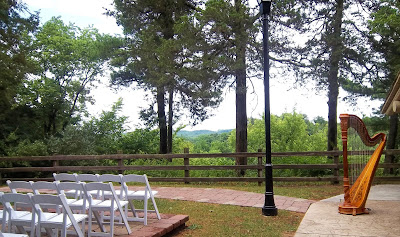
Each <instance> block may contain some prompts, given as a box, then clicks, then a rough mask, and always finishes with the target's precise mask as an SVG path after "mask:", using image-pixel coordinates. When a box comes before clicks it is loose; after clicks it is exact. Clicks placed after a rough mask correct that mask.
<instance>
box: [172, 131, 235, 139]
mask: <svg viewBox="0 0 400 237" xmlns="http://www.w3.org/2000/svg"><path fill="white" fill-rule="evenodd" d="M232 130H233V129H223V130H218V131H211V130H195V131H186V130H181V131H179V132H178V133H177V135H178V136H180V137H186V138H195V137H198V136H200V135H207V134H219V133H227V132H231V131H232Z"/></svg>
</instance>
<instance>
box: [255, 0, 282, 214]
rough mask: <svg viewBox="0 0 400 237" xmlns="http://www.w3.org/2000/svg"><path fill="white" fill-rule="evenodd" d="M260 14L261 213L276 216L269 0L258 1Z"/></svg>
mask: <svg viewBox="0 0 400 237" xmlns="http://www.w3.org/2000/svg"><path fill="white" fill-rule="evenodd" d="M259 4H260V12H261V16H262V20H263V48H264V95H265V111H264V116H265V145H266V146H265V156H266V162H265V201H264V207H263V208H262V213H263V215H264V216H276V215H278V209H277V208H276V206H275V202H274V191H273V182H272V160H271V112H270V103H269V55H268V53H269V49H268V20H269V14H270V12H271V0H259Z"/></svg>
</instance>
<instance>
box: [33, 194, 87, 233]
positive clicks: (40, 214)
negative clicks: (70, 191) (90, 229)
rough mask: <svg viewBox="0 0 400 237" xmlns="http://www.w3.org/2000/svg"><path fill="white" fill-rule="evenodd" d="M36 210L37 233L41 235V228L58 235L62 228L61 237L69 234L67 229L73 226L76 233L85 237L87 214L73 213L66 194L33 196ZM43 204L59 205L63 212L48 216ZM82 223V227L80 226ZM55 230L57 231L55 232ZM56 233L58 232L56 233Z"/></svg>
mask: <svg viewBox="0 0 400 237" xmlns="http://www.w3.org/2000/svg"><path fill="white" fill-rule="evenodd" d="M32 203H33V204H34V211H35V214H37V218H38V221H37V225H36V235H37V236H41V228H44V229H46V230H47V231H48V232H49V233H51V236H58V235H57V234H58V230H61V237H66V236H67V230H68V228H70V227H71V226H72V227H73V229H74V230H75V234H76V235H78V236H79V237H84V235H85V234H84V233H85V220H86V219H87V217H88V216H87V215H86V214H73V213H72V211H71V209H70V207H69V206H68V203H67V198H66V196H65V195H64V194H60V195H49V194H40V195H34V196H32ZM41 205H58V206H61V208H62V213H61V214H57V215H55V216H52V217H47V216H46V215H45V213H46V212H44V211H43V210H42V209H41V208H40V206H41ZM79 223H82V224H81V225H82V228H81V227H80V226H79ZM54 230H55V232H54ZM55 233H56V234H55Z"/></svg>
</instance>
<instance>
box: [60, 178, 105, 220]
mask: <svg viewBox="0 0 400 237" xmlns="http://www.w3.org/2000/svg"><path fill="white" fill-rule="evenodd" d="M84 185H85V183H84V182H80V181H78V182H61V183H57V188H58V193H59V194H63V193H65V192H69V191H72V192H74V193H76V195H75V196H74V197H73V198H68V199H67V202H68V205H69V207H70V208H71V210H73V211H75V210H77V211H81V212H82V213H86V210H88V209H89V204H88V201H87V196H86V192H85V188H84ZM98 202H101V200H98Z"/></svg>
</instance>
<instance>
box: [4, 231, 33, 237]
mask: <svg viewBox="0 0 400 237" xmlns="http://www.w3.org/2000/svg"><path fill="white" fill-rule="evenodd" d="M0 237H28V235H25V234H14V233H3V232H1V231H0Z"/></svg>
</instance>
